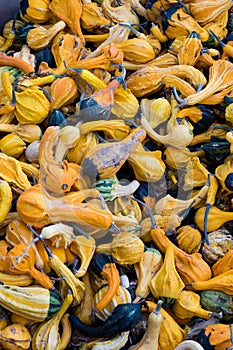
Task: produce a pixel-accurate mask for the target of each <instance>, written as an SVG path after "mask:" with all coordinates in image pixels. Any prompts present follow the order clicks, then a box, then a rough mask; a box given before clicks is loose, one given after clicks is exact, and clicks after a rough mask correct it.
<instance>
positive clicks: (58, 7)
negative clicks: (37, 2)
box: [49, 0, 84, 43]
mask: <svg viewBox="0 0 233 350" xmlns="http://www.w3.org/2000/svg"><path fill="white" fill-rule="evenodd" d="M49 9H50V10H51V11H52V13H53V14H54V15H55V16H56V17H58V18H60V19H61V20H62V21H64V22H65V23H66V24H67V26H68V27H69V28H70V30H71V33H72V34H75V35H77V36H78V37H79V38H80V39H81V42H82V43H84V38H83V33H82V30H81V26H80V17H81V13H82V3H81V1H78V0H71V1H70V0H64V1H63V2H62V4H61V2H60V1H59V0H53V1H52V2H50V5H49Z"/></svg>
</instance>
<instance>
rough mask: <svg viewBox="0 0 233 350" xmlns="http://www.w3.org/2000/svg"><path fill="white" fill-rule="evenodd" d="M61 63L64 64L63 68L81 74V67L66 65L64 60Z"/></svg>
mask: <svg viewBox="0 0 233 350" xmlns="http://www.w3.org/2000/svg"><path fill="white" fill-rule="evenodd" d="M63 64H64V66H65V69H67V70H70V71H72V72H75V73H78V74H81V73H82V71H83V68H70V67H68V66H67V64H66V61H63Z"/></svg>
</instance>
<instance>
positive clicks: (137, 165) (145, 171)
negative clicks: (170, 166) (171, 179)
mask: <svg viewBox="0 0 233 350" xmlns="http://www.w3.org/2000/svg"><path fill="white" fill-rule="evenodd" d="M128 162H129V163H130V165H131V166H132V168H133V170H134V173H135V178H136V179H137V180H139V181H147V182H156V181H159V180H160V179H161V177H162V176H163V174H164V171H165V168H166V166H165V164H164V162H163V161H162V152H161V151H154V152H147V151H145V149H144V148H143V146H142V145H141V144H138V145H137V147H135V150H134V152H132V153H131V154H130V155H129V157H128Z"/></svg>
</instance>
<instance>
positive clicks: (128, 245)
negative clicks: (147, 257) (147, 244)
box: [96, 232, 144, 265]
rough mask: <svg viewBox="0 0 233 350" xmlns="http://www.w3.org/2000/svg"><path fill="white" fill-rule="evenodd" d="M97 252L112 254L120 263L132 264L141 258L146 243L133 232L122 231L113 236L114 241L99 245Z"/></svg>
mask: <svg viewBox="0 0 233 350" xmlns="http://www.w3.org/2000/svg"><path fill="white" fill-rule="evenodd" d="M96 252H97V253H107V254H111V255H112V256H113V257H114V260H115V261H116V262H117V263H118V264H130V265H131V264H136V263H137V262H139V261H140V260H141V258H142V256H143V253H144V243H143V241H142V240H141V239H140V238H139V237H137V236H136V235H134V234H133V233H130V232H121V233H119V234H117V235H116V236H115V237H114V238H113V240H112V242H110V243H106V244H100V245H98V246H97V247H96Z"/></svg>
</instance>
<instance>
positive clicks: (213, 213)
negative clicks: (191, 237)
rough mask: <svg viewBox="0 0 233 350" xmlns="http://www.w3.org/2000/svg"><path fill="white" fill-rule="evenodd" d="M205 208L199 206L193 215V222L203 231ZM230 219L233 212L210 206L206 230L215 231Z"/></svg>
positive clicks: (232, 217)
mask: <svg viewBox="0 0 233 350" xmlns="http://www.w3.org/2000/svg"><path fill="white" fill-rule="evenodd" d="M205 209H206V208H205V207H201V208H199V209H198V210H197V212H196V214H195V217H194V220H195V223H196V224H197V226H198V228H199V229H200V230H201V231H204V217H205ZM231 220H233V212H229V211H224V210H221V209H219V208H218V207H216V206H212V207H211V208H210V210H209V214H208V221H207V231H208V232H211V231H215V230H217V229H218V228H219V227H221V226H222V225H224V224H225V223H226V222H228V221H231Z"/></svg>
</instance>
